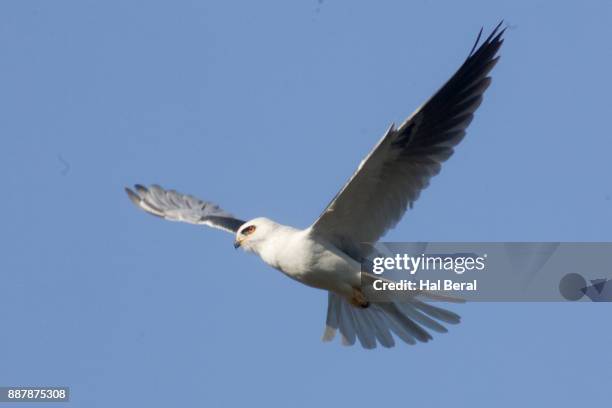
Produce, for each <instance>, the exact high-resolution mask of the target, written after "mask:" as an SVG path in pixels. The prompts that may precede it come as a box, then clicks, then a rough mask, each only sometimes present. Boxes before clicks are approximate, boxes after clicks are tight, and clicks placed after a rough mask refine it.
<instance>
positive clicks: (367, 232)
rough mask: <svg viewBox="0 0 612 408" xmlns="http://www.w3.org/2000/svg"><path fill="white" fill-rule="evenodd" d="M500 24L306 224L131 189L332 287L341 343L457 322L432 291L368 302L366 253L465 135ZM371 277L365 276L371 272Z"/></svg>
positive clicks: (421, 334) (312, 282) (388, 342)
mask: <svg viewBox="0 0 612 408" xmlns="http://www.w3.org/2000/svg"><path fill="white" fill-rule="evenodd" d="M501 24H502V23H499V25H498V26H497V27H496V28H495V29H494V30H493V32H492V33H491V34H490V35H489V36H488V38H487V39H485V40H484V41H483V42H482V43H480V39H481V35H482V29H481V30H480V33H479V34H478V38H477V39H476V42H475V44H474V46H473V47H472V50H471V51H470V53H469V55H468V57H467V59H466V60H465V62H464V63H463V64H462V65H461V67H460V68H459V69H458V70H457V72H455V74H454V75H453V76H452V77H451V78H450V79H449V80H448V82H446V84H444V86H442V88H440V90H438V91H437V92H436V93H435V94H434V95H433V96H432V97H431V98H430V99H429V100H428V101H427V102H426V103H425V104H423V105H422V106H421V107H420V108H418V109H417V110H416V111H415V112H414V113H413V114H412V115H411V116H410V117H409V118H408V119H406V121H405V122H404V123H402V125H401V126H399V127H395V125H391V127H389V129H388V130H387V131H386V133H385V134H384V136H383V137H382V139H380V141H379V142H378V144H376V146H374V148H373V149H372V151H371V152H370V153H369V154H368V155H367V156H366V158H365V159H364V160H363V161H362V162H361V163H360V164H359V167H358V168H357V171H355V173H354V174H353V175H352V176H351V178H350V179H349V180H348V182H347V183H346V184H345V185H344V187H342V189H341V190H340V192H339V193H338V194H337V195H336V196H335V197H334V198H333V199H332V201H331V202H330V203H329V204H328V206H327V208H325V210H324V211H323V213H322V214H321V215H320V216H319V218H318V219H317V220H316V221H315V222H314V223H313V224H312V225H311V226H310V227H308V228H306V229H298V228H294V227H291V226H288V225H282V224H279V223H277V222H274V221H272V220H270V219H268V218H263V217H261V218H255V219H252V220H250V221H243V220H241V219H238V218H236V217H234V216H233V215H232V214H230V213H228V212H226V211H224V210H222V209H221V208H220V207H219V206H217V205H216V204H213V203H210V202H206V201H202V200H199V199H197V198H195V197H193V196H191V195H186V194H181V193H179V192H177V191H174V190H165V189H163V188H162V187H160V186H157V185H152V186H150V187H144V186H142V185H135V187H134V190H131V189H129V188H126V192H127V194H128V196H129V198H130V199H131V201H132V202H133V203H134V204H136V206H138V207H139V208H141V209H143V210H144V211H146V212H148V213H150V214H153V215H156V216H158V217H161V218H165V219H167V220H170V221H182V222H188V223H191V224H200V225H207V226H209V227H214V228H219V229H222V230H225V231H227V232H230V233H232V234H234V235H235V240H234V247H236V248H242V249H244V250H246V251H250V252H254V253H255V254H257V255H259V256H260V257H261V259H263V261H264V262H265V263H267V264H268V265H270V266H271V267H273V268H276V269H278V270H279V271H281V272H283V273H284V274H285V275H287V276H289V277H290V278H293V279H295V280H297V281H299V282H301V283H303V284H305V285H308V286H311V287H314V288H318V289H323V290H326V291H328V305H327V319H326V327H325V332H324V334H323V340H325V341H330V340H332V339H333V338H334V336H335V335H336V332H337V331H339V332H340V334H341V338H342V342H343V344H346V345H352V344H354V343H355V341H356V339H357V340H358V341H359V343H360V344H361V345H362V346H363V347H365V348H374V347H376V345H377V343H378V344H380V345H382V346H383V347H392V346H394V344H395V338H398V339H401V340H403V341H404V342H406V343H408V344H416V343H417V342H427V341H429V340H430V339H432V336H431V334H430V332H429V331H435V332H446V331H447V330H446V328H445V327H444V326H443V323H447V324H456V323H459V320H460V318H459V316H458V315H457V314H455V313H453V312H451V311H448V310H445V309H442V308H440V307H437V306H433V305H431V304H430V303H427V302H426V300H428V299H427V293H421V294H419V295H418V296H417V295H415V296H413V297H410V298H409V299H408V300H405V299H402V301H401V302H399V301H384V302H383V301H374V300H372V301H370V300H369V299H368V298H367V297H366V296H365V295H364V293H363V291H362V290H361V289H360V288H361V279H362V276H363V274H362V272H361V262H362V261H363V260H364V259H365V258H366V257H367V256H368V250H367V249H365V248H366V247H365V246H364V245H360V244H361V243H375V242H376V241H378V240H379V238H380V237H381V236H382V235H383V234H384V233H385V232H386V231H387V230H389V229H390V228H392V227H394V226H395V224H397V222H398V221H399V220H400V219H401V217H402V216H403V215H404V213H405V212H406V210H407V208H408V207H412V204H413V202H414V201H415V200H416V199H417V198H418V197H419V194H420V192H421V190H423V189H424V188H426V187H427V186H428V185H429V180H430V179H431V178H432V177H433V176H435V175H436V174H438V173H439V172H440V168H441V164H442V163H443V162H445V161H446V160H447V159H448V158H449V157H450V156H451V155H452V154H453V151H454V147H455V146H456V145H457V144H458V143H459V142H460V141H461V140H462V139H463V137H464V136H465V131H466V128H467V127H468V125H469V124H470V122H471V121H472V118H473V116H474V112H475V111H476V109H477V108H478V106H479V105H480V103H481V102H482V98H483V93H484V92H485V90H486V89H487V88H488V87H489V85H490V84H491V78H490V77H489V73H490V71H491V70H492V69H493V67H494V66H495V64H496V63H497V61H498V60H499V56H497V53H498V51H499V49H500V47H501V45H502V43H503V38H502V36H503V33H504V31H505V29H501V30H500V27H501ZM366 278H367V276H366Z"/></svg>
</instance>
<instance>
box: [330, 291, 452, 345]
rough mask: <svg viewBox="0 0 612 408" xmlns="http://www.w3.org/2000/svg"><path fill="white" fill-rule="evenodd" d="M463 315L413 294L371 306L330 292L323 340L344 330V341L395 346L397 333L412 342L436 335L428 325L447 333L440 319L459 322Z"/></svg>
mask: <svg viewBox="0 0 612 408" xmlns="http://www.w3.org/2000/svg"><path fill="white" fill-rule="evenodd" d="M460 320H461V318H460V317H459V315H457V314H455V313H453V312H451V311H448V310H445V309H442V308H439V307H436V306H433V305H431V304H428V303H425V302H423V301H421V300H419V299H416V298H413V299H410V300H408V301H406V302H403V303H398V302H380V303H374V302H372V303H370V306H369V307H367V308H359V307H355V306H353V305H351V304H350V303H349V302H348V301H347V300H346V299H345V298H343V297H342V296H340V295H337V294H335V293H332V292H329V299H328V304H327V321H326V327H325V333H324V334H323V341H331V340H332V339H333V338H334V337H335V335H336V331H340V335H341V336H342V344H345V345H353V344H355V339H358V340H359V343H361V345H362V346H363V347H364V348H367V349H371V348H375V347H376V344H377V342H378V343H380V344H381V345H382V346H383V347H393V346H394V345H395V340H394V338H393V334H395V336H396V337H397V338H399V339H401V340H403V341H405V342H406V343H408V344H416V343H417V341H420V342H424V343H425V342H427V341H429V340H431V339H432V337H431V334H429V332H428V331H427V329H429V330H432V331H435V332H438V333H445V332H446V331H447V330H446V328H445V327H444V326H443V325H442V324H441V323H440V322H443V323H449V324H457V323H459V321H460Z"/></svg>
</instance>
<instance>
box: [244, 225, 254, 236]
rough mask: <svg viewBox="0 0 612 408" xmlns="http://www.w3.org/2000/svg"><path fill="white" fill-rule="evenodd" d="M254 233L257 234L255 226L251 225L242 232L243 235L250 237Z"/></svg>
mask: <svg viewBox="0 0 612 408" xmlns="http://www.w3.org/2000/svg"><path fill="white" fill-rule="evenodd" d="M253 232H255V226H254V225H249V226H248V227H246V228H245V229H243V230H242V235H250V234H252V233H253Z"/></svg>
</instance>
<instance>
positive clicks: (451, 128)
mask: <svg viewBox="0 0 612 408" xmlns="http://www.w3.org/2000/svg"><path fill="white" fill-rule="evenodd" d="M501 24H502V23H500V24H499V25H498V26H497V27H496V28H495V29H494V30H493V32H492V33H491V34H490V35H489V37H488V38H487V39H486V40H485V41H484V42H483V43H482V44H481V45H480V46H478V43H479V41H480V37H481V34H482V30H481V32H480V34H479V36H478V39H477V40H476V43H475V45H474V47H473V49H472V51H471V52H470V54H469V55H468V58H467V59H466V60H465V62H464V63H463V65H461V67H460V68H459V70H457V72H456V73H455V74H454V75H453V76H452V77H451V79H450V80H448V82H446V84H445V85H444V86H443V87H442V88H440V90H438V92H436V93H435V94H434V95H433V96H432V97H431V98H430V99H429V101H427V102H426V103H425V104H423V105H422V106H421V107H420V108H419V109H417V110H416V111H415V112H414V113H413V114H412V115H411V116H410V117H409V118H408V119H407V120H406V121H405V122H404V123H403V124H402V125H401V126H400V127H398V128H396V127H395V126H394V125H391V127H390V128H389V129H388V130H387V132H386V133H385V135H384V136H383V137H382V139H381V140H380V141H379V142H378V144H377V145H376V146H375V147H374V149H373V150H372V151H371V152H370V153H369V154H368V156H367V157H366V158H365V159H364V160H363V161H362V162H361V163H360V165H359V167H358V169H357V171H356V172H355V173H354V174H353V176H352V177H351V178H350V179H349V181H348V182H347V183H346V184H345V185H344V187H343V188H342V189H341V190H340V192H339V193H338V194H337V195H336V196H335V197H334V199H333V200H332V201H331V202H330V203H329V205H328V206H327V208H326V209H325V210H324V211H323V213H322V214H321V215H320V216H319V218H318V219H317V221H315V223H314V224H313V225H312V227H311V228H312V231H313V232H314V233H316V234H321V235H323V236H324V237H325V238H327V239H328V240H329V241H331V242H332V243H334V244H335V245H336V246H337V247H338V248H341V249H342V250H344V251H345V252H346V253H348V254H349V255H350V256H352V257H353V258H355V259H357V260H361V259H362V257H363V255H364V254H363V253H362V251H363V250H362V249H361V248H360V246H359V243H368V242H369V243H371V242H376V241H377V240H378V239H379V238H380V237H381V236H382V235H383V234H384V233H385V232H386V231H387V230H388V229H390V228H392V227H393V226H395V224H396V223H397V222H398V221H399V220H400V219H401V217H402V216H403V215H404V213H405V211H406V210H407V208H408V207H412V205H413V203H414V201H416V200H417V199H418V197H419V195H420V193H421V191H422V190H423V189H424V188H426V187H427V186H428V185H429V181H430V179H431V178H432V177H434V176H435V175H437V174H438V173H439V172H440V170H441V168H442V163H443V162H445V161H446V160H448V159H449V158H450V157H451V156H452V154H453V152H454V147H455V146H456V145H457V144H458V143H459V142H460V141H461V140H462V139H463V137H464V136H465V130H466V128H467V127H468V126H469V125H470V123H471V122H472V120H473V118H474V112H475V111H476V109H478V107H479V106H480V104H481V103H482V99H483V93H484V92H485V90H486V89H487V88H488V87H489V85H490V84H491V78H490V77H489V76H488V74H489V73H490V71H491V70H492V69H493V67H494V66H495V64H496V63H497V61H498V60H499V57H498V56H496V54H497V52H498V51H499V48H500V47H501V45H502V43H503V39H502V35H503V33H504V31H505V29H501V30H500V28H501Z"/></svg>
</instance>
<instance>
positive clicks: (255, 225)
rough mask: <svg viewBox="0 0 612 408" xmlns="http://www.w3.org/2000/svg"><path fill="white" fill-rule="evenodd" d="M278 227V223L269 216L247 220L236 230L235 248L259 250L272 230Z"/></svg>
mask: <svg viewBox="0 0 612 408" xmlns="http://www.w3.org/2000/svg"><path fill="white" fill-rule="evenodd" d="M277 227H278V224H277V223H275V222H274V221H272V220H269V219H267V218H255V219H252V220H251V221H247V222H245V223H244V224H242V225H241V226H240V228H239V229H238V231H237V232H236V239H235V240H234V248H236V249H238V248H242V249H244V250H247V251H253V252H258V250H259V247H260V245H261V244H262V242H264V241H265V240H266V239H267V237H268V235H269V234H270V232H272V231H273V230H274V229H276V228H277Z"/></svg>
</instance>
